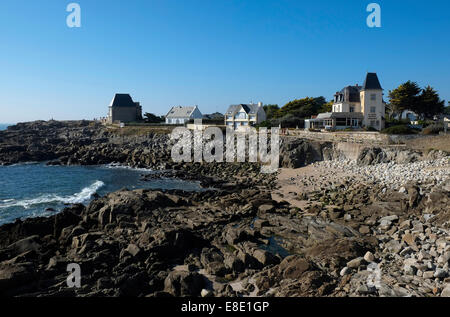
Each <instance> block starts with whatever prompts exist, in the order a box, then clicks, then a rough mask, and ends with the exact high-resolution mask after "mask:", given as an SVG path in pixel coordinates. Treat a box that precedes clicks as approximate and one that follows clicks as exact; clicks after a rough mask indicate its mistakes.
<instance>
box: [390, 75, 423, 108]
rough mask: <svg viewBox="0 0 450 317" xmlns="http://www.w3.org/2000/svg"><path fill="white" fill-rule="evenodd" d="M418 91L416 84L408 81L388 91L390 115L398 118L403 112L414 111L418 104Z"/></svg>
mask: <svg viewBox="0 0 450 317" xmlns="http://www.w3.org/2000/svg"><path fill="white" fill-rule="evenodd" d="M420 91H421V90H420V87H419V86H418V85H417V83H415V82H412V81H410V80H408V81H407V82H406V83H403V84H401V85H400V86H398V87H397V88H395V89H394V90H391V91H389V101H390V102H389V106H390V111H391V112H392V114H394V115H398V116H400V115H401V114H402V112H403V111H405V110H412V111H414V109H416V108H417V104H418V102H419V93H420Z"/></svg>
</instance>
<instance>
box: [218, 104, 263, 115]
mask: <svg viewBox="0 0 450 317" xmlns="http://www.w3.org/2000/svg"><path fill="white" fill-rule="evenodd" d="M241 107H242V108H243V109H244V111H245V112H246V113H247V114H255V113H257V112H258V108H259V106H258V104H240V105H231V106H230V107H228V110H227V112H226V114H227V115H235V114H236V113H237V112H238V111H239V109H241Z"/></svg>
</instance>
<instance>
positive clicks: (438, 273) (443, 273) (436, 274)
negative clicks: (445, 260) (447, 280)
mask: <svg viewBox="0 0 450 317" xmlns="http://www.w3.org/2000/svg"><path fill="white" fill-rule="evenodd" d="M446 276H447V271H445V270H444V269H439V268H438V269H436V271H435V272H434V277H436V278H444V277H446Z"/></svg>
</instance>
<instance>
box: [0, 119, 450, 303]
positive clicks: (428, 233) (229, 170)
mask: <svg viewBox="0 0 450 317" xmlns="http://www.w3.org/2000/svg"><path fill="white" fill-rule="evenodd" d="M167 142H168V137H167V136H166V135H163V134H151V133H150V134H146V135H143V136H142V135H141V136H121V135H117V133H116V132H114V131H110V130H108V129H106V128H104V127H102V126H100V125H98V124H96V123H92V122H72V123H61V122H56V121H54V122H35V123H27V124H22V125H17V126H15V127H13V128H12V129H11V128H10V129H9V130H8V131H2V132H0V163H1V164H15V163H18V162H25V161H50V163H49V164H82V165H92V164H108V163H120V164H126V165H130V166H134V167H147V168H152V169H158V170H161V172H160V173H158V175H157V176H147V178H150V177H177V178H185V179H192V180H200V181H201V182H202V185H203V186H204V187H210V188H213V190H208V191H202V192H184V191H178V190H172V191H157V190H134V191H129V190H121V191H118V192H114V193H110V194H108V195H106V196H104V197H97V198H96V199H94V200H93V201H92V202H91V203H90V204H89V205H87V206H84V205H73V206H71V207H69V208H66V209H64V210H63V211H62V212H61V213H59V214H57V215H55V216H52V217H49V218H32V219H26V220H23V221H22V220H17V221H16V222H15V223H11V224H6V225H3V226H1V227H0V295H4V296H157V297H158V296H203V297H206V296H339V297H341V296H450V270H449V260H450V234H449V230H450V208H449V202H450V181H449V166H448V156H447V155H446V153H442V152H439V151H433V152H432V153H427V154H425V153H419V152H417V151H408V150H398V151H394V150H391V149H382V148H371V149H364V150H363V151H362V152H361V153H360V154H359V156H358V158H357V159H356V160H355V161H354V162H350V161H348V158H346V157H345V153H342V152H340V151H339V150H338V148H337V147H336V145H335V144H332V143H330V142H325V143H324V142H314V141H307V140H302V139H284V140H283V144H282V151H281V160H280V163H281V166H282V167H286V168H297V167H301V166H305V165H309V164H313V163H314V165H317V167H321V168H325V169H328V170H329V171H330V173H331V174H332V173H333V171H334V170H339V169H340V170H344V171H345V170H348V171H349V173H348V174H349V177H348V179H347V180H345V181H339V182H337V183H333V182H332V180H329V179H322V178H321V177H316V178H313V179H310V180H307V179H297V180H296V179H293V180H292V181H293V182H295V181H298V182H308V181H309V182H313V183H315V184H316V185H317V186H318V188H319V189H318V190H313V191H309V192H296V193H293V195H295V196H296V199H297V200H298V201H301V202H302V206H304V207H302V208H298V207H295V206H293V205H292V204H290V203H289V202H288V201H285V200H283V199H281V200H280V199H277V200H274V198H273V193H274V192H276V191H280V189H281V188H280V185H279V183H278V180H277V175H275V174H261V173H259V166H258V165H257V164H250V163H244V164H227V163H223V164H213V163H211V164H198V163H197V164H191V163H173V162H171V161H170V160H169V159H168V158H169V157H170V156H169V154H170V153H169V147H168V146H167V144H168V143H167ZM396 173H397V174H396ZM352 174H359V175H363V176H364V178H363V179H362V180H360V179H359V178H358V181H356V178H353V177H352V176H351V175H352ZM411 175H413V176H412V177H409V176H411ZM389 176H392V177H389ZM149 180H150V179H149ZM281 195H282V194H281ZM69 263H77V264H79V265H80V267H81V273H82V280H81V287H80V288H68V287H67V285H66V279H67V276H68V272H67V270H66V268H67V264H69Z"/></svg>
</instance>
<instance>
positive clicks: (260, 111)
mask: <svg viewBox="0 0 450 317" xmlns="http://www.w3.org/2000/svg"><path fill="white" fill-rule="evenodd" d="M265 120H266V112H265V111H264V108H263V104H262V102H259V103H258V104H253V103H252V104H239V105H231V106H230V107H229V108H228V110H227V112H226V113H225V125H226V126H227V127H233V128H234V129H235V130H237V129H240V128H245V127H249V126H253V125H255V124H258V123H261V122H263V121H265Z"/></svg>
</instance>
